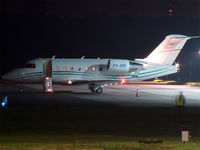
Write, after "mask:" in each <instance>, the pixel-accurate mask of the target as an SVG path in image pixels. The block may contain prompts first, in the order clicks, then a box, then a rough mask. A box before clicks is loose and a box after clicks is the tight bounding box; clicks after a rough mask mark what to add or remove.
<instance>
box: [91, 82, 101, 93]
mask: <svg viewBox="0 0 200 150" xmlns="http://www.w3.org/2000/svg"><path fill="white" fill-rule="evenodd" d="M89 90H90V91H91V92H92V93H94V94H101V93H102V92H103V89H102V87H100V85H99V84H98V83H96V82H92V83H89Z"/></svg>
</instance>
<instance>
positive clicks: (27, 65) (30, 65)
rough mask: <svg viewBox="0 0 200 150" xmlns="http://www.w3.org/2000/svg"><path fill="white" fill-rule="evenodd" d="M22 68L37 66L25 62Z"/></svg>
mask: <svg viewBox="0 0 200 150" xmlns="http://www.w3.org/2000/svg"><path fill="white" fill-rule="evenodd" d="M21 68H35V64H23V65H22V66H21Z"/></svg>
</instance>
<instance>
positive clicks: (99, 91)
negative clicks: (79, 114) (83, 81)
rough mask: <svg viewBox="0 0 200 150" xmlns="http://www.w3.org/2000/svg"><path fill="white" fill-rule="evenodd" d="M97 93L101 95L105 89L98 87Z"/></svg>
mask: <svg viewBox="0 0 200 150" xmlns="http://www.w3.org/2000/svg"><path fill="white" fill-rule="evenodd" d="M95 92H96V93H98V94H101V93H102V92H103V89H102V88H101V87H98V88H97V89H96V91H95Z"/></svg>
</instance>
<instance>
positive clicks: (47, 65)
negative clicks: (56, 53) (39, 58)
mask: <svg viewBox="0 0 200 150" xmlns="http://www.w3.org/2000/svg"><path fill="white" fill-rule="evenodd" d="M43 91H44V92H53V87H52V59H45V60H44V61H43Z"/></svg>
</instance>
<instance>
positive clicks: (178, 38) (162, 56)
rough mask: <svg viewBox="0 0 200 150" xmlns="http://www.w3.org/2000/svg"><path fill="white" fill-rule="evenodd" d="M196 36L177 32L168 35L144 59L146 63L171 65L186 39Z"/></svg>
mask: <svg viewBox="0 0 200 150" xmlns="http://www.w3.org/2000/svg"><path fill="white" fill-rule="evenodd" d="M198 37H199V36H194V37H189V36H185V35H179V34H173V35H168V36H166V38H165V39H164V40H163V41H162V42H161V43H160V45H158V47H156V49H154V51H153V52H152V53H151V54H150V55H149V56H148V57H147V58H145V59H144V61H145V62H147V63H148V62H149V63H155V64H165V65H172V64H173V63H174V61H175V59H176V58H177V56H178V54H179V53H180V52H181V49H182V48H183V46H184V45H185V43H186V42H187V40H188V39H191V38H198Z"/></svg>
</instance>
